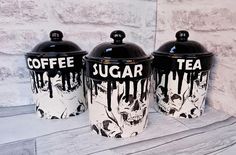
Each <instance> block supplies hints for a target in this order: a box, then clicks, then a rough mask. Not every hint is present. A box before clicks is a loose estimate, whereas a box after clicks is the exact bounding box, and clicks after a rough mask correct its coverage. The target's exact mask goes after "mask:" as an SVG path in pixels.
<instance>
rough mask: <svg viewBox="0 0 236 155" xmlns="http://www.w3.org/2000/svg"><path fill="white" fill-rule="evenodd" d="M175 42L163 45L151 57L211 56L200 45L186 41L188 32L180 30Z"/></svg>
mask: <svg viewBox="0 0 236 155" xmlns="http://www.w3.org/2000/svg"><path fill="white" fill-rule="evenodd" d="M175 37H176V41H169V42H167V43H165V44H163V45H162V46H161V47H160V48H159V49H158V50H157V51H155V52H153V55H154V56H155V55H170V56H191V57H194V56H207V55H209V56H210V55H213V54H212V53H210V52H208V51H207V50H206V48H204V47H203V46H202V45H201V44H200V43H198V42H196V41H192V40H188V37H189V33H188V31H185V30H181V31H178V32H177V33H176V35H175Z"/></svg>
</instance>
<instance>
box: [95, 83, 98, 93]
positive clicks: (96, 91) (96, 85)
mask: <svg viewBox="0 0 236 155" xmlns="http://www.w3.org/2000/svg"><path fill="white" fill-rule="evenodd" d="M94 89H95V95H98V84H97V82H96V81H94Z"/></svg>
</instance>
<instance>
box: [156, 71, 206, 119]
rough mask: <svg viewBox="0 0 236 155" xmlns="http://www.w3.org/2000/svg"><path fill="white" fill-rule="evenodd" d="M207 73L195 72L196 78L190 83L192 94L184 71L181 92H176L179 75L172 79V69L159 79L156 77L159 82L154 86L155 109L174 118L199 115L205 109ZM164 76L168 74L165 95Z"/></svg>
mask: <svg viewBox="0 0 236 155" xmlns="http://www.w3.org/2000/svg"><path fill="white" fill-rule="evenodd" d="M157 74H158V73H157ZM209 74H210V71H200V72H199V73H198V74H197V78H196V79H195V80H194V81H193V85H192V87H193V88H192V95H190V89H191V88H190V87H191V83H188V82H187V75H188V73H184V76H183V80H182V86H181V93H178V83H179V77H178V76H176V79H175V80H174V79H173V71H171V72H170V73H169V74H167V75H166V74H165V75H163V76H162V78H161V79H157V80H158V81H159V80H160V82H159V85H158V86H157V87H156V88H154V102H155V104H154V107H155V109H156V110H157V111H158V112H160V113H163V114H166V115H168V116H173V117H176V118H196V117H199V116H200V115H202V113H203V112H204V109H205V101H206V93H207V87H208V79H209ZM166 76H168V86H167V88H168V90H167V96H165V95H164V93H163V88H164V87H165V81H166V78H167V77H166ZM201 76H202V77H201ZM157 77H158V75H157Z"/></svg>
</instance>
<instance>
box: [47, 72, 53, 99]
mask: <svg viewBox="0 0 236 155" xmlns="http://www.w3.org/2000/svg"><path fill="white" fill-rule="evenodd" d="M48 90H49V97H50V98H52V97H53V96H52V93H53V92H52V82H51V78H50V77H49V76H48Z"/></svg>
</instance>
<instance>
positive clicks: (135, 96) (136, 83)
mask: <svg viewBox="0 0 236 155" xmlns="http://www.w3.org/2000/svg"><path fill="white" fill-rule="evenodd" d="M137 86H138V81H134V99H136V98H137Z"/></svg>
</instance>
